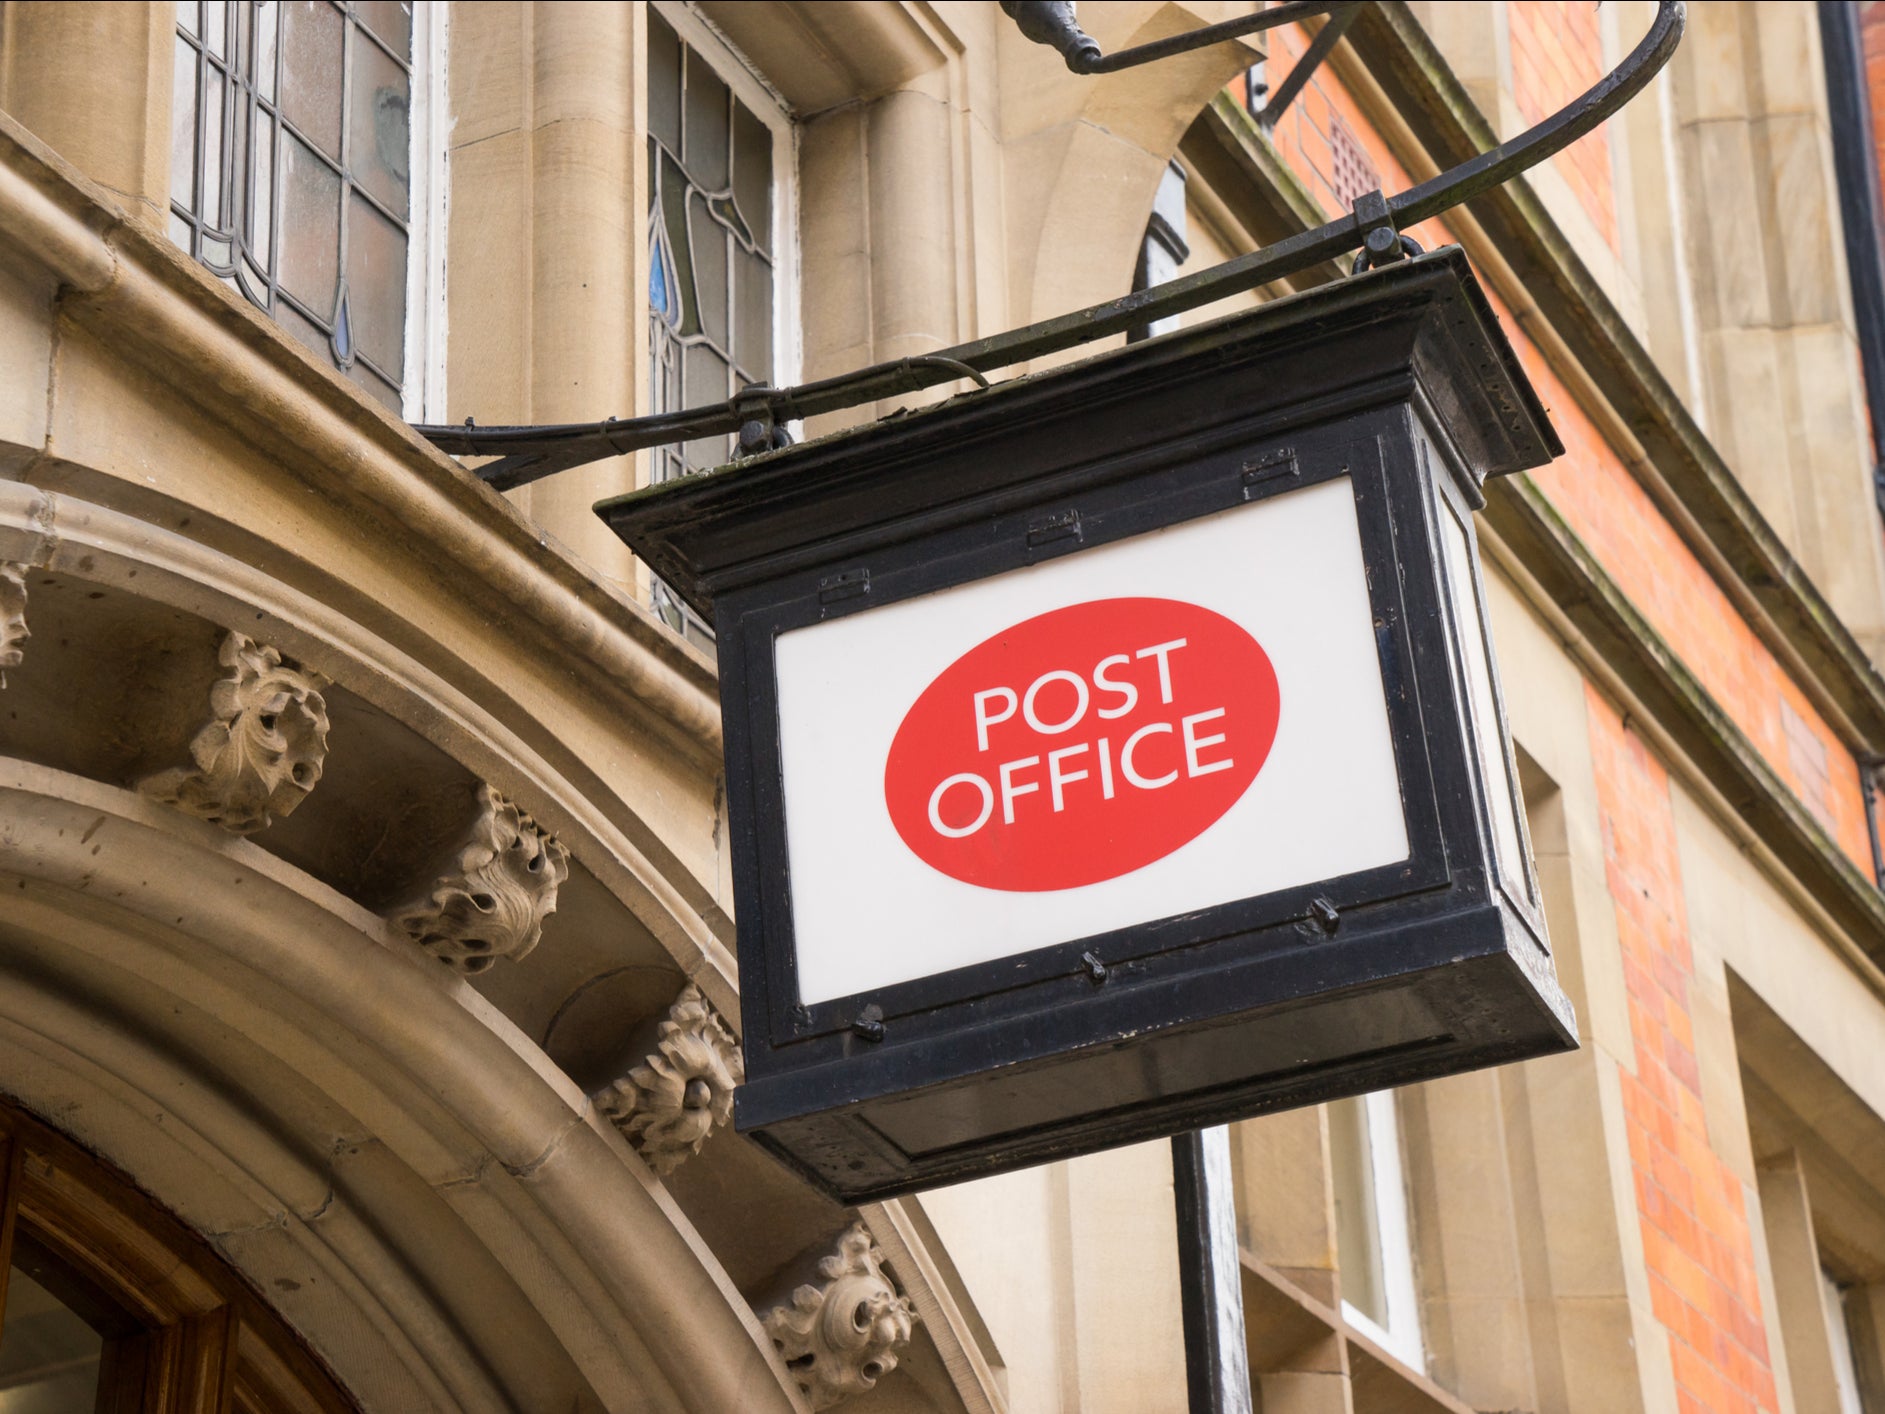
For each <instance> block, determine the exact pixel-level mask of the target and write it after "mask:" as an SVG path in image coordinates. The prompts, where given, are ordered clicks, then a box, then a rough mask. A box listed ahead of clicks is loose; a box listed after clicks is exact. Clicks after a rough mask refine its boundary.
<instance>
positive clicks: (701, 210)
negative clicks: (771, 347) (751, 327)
mask: <svg viewBox="0 0 1885 1414" xmlns="http://www.w3.org/2000/svg"><path fill="white" fill-rule="evenodd" d="M687 214H688V216H689V218H690V219H689V225H690V226H692V228H693V236H694V288H695V290H696V292H697V293H698V294H699V296H700V327H701V332H702V333H704V334H706V336H707V337H708V338H710V339H712V340H713V341H714V342H715V343H716V344H720V345H722V346H725V344H726V341H727V233H726V228H725V227H724V226H722V225H720V223H719V222H717V221H715V220H714V219H713V218H712V217H711V216H709V215H708V214H707V203H706V202H704V201H702V200H701V199H700V198H699V197H696V198H694V199H693V200H692V201H690V202H688V203H687Z"/></svg>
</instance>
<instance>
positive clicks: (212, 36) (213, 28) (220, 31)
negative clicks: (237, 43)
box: [203, 0, 229, 59]
mask: <svg viewBox="0 0 1885 1414" xmlns="http://www.w3.org/2000/svg"><path fill="white" fill-rule="evenodd" d="M203 18H204V25H203V31H204V42H205V43H207V44H208V45H209V52H210V53H212V54H214V55H215V56H216V57H217V58H219V59H220V58H222V57H223V52H224V50H225V48H226V47H227V46H226V44H225V40H226V38H227V29H228V22H229V6H228V5H227V4H225V3H224V0H209V4H207V5H205V6H204V7H203Z"/></svg>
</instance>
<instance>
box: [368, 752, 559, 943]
mask: <svg viewBox="0 0 1885 1414" xmlns="http://www.w3.org/2000/svg"><path fill="white" fill-rule="evenodd" d="M568 877H569V850H567V849H566V848H564V847H563V845H561V844H560V843H558V842H557V841H556V840H555V839H553V838H551V837H550V836H549V835H546V834H544V833H543V831H542V830H541V829H539V828H538V827H537V822H536V821H535V820H533V819H531V818H530V816H528V815H526V814H524V812H523V811H521V810H519V809H518V808H517V807H516V806H515V805H513V804H511V802H510V801H508V800H506V799H505V798H504V797H503V796H501V795H499V794H498V793H497V791H495V790H493V789H492V788H491V787H490V786H488V785H482V784H481V785H480V786H479V787H478V812H477V815H476V817H475V818H474V819H473V820H472V822H471V826H470V828H469V829H468V830H466V832H465V835H464V838H463V840H462V841H461V842H460V843H459V845H458V846H457V848H456V849H455V850H454V851H453V854H452V865H451V867H450V868H449V869H447V870H446V871H445V872H444V873H442V874H440V875H439V876H438V878H437V879H436V880H435V881H434V883H433V884H432V886H431V888H429V889H428V890H427V891H426V892H425V893H424V894H423V895H422V896H421V897H419V898H417V899H414V900H413V901H412V902H411V903H408V904H406V905H405V906H404V907H402V908H399V909H396V910H394V912H393V913H392V914H391V915H389V918H390V921H391V922H392V923H393V925H394V926H395V927H397V928H399V929H400V930H401V931H403V932H405V933H406V934H407V935H408V936H409V937H411V938H412V940H413V941H414V942H416V943H418V944H419V946H420V947H422V948H424V949H425V950H426V951H427V952H429V953H431V954H432V956H434V957H436V958H437V959H438V960H439V961H440V962H442V963H444V964H445V965H446V966H447V967H450V968H452V969H453V970H454V971H456V972H462V973H466V974H473V973H478V972H483V971H485V970H486V969H487V968H489V967H490V966H491V965H492V964H493V963H495V962H496V961H497V960H498V959H499V958H500V957H508V958H512V959H516V958H520V957H522V956H524V954H525V953H527V952H529V951H530V950H531V949H532V948H534V947H535V946H536V945H537V941H538V939H540V938H541V937H542V936H543V920H544V919H545V918H547V917H549V916H550V915H551V914H552V913H554V912H555V911H556V891H557V888H558V887H559V886H560V885H561V884H562V883H563V881H564V880H565V879H567V878H568Z"/></svg>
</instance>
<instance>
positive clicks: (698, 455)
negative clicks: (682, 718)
mask: <svg viewBox="0 0 1885 1414" xmlns="http://www.w3.org/2000/svg"><path fill="white" fill-rule="evenodd" d="M679 18H680V17H677V19H679ZM709 38H710V36H705V35H703V36H701V39H702V40H703V43H702V44H695V43H690V42H689V40H688V39H686V38H683V37H682V35H681V34H680V33H679V32H677V29H676V26H675V25H673V24H670V23H669V22H668V20H667V19H666V18H664V17H663V16H662V15H661V14H660V13H658V12H657V11H655V10H654V9H653V8H651V9H650V10H649V13H648V191H649V210H648V271H649V275H648V306H649V349H650V354H651V360H650V362H651V367H652V369H653V384H654V386H653V388H652V390H651V391H652V395H653V398H652V401H653V410H654V411H656V412H666V411H671V410H674V409H678V408H684V407H696V406H699V405H700V404H702V403H712V402H720V401H723V400H725V399H726V398H728V397H730V396H732V395H733V394H734V393H736V392H738V391H740V390H741V389H742V388H745V387H746V386H747V385H749V384H752V383H773V382H775V381H778V382H784V381H786V378H787V376H788V373H789V370H781V369H780V367H779V348H778V344H779V341H778V338H777V329H778V318H777V309H778V298H779V294H780V286H781V285H782V284H783V283H785V282H786V281H787V280H788V279H789V273H788V272H787V271H786V267H785V265H784V261H783V259H782V257H783V256H785V255H786V254H788V253H789V252H787V251H785V250H784V249H783V248H782V247H783V246H784V245H785V243H786V242H787V241H788V240H789V238H790V232H789V227H788V226H787V223H786V222H785V221H784V220H782V219H781V217H782V210H781V207H782V201H783V199H784V198H785V197H786V196H787V191H786V188H785V185H784V182H783V181H782V180H781V179H782V178H785V177H789V172H786V171H782V170H780V169H781V168H783V167H785V166H787V165H788V164H789V154H790V151H791V149H790V146H789V143H788V142H787V141H785V138H786V136H787V135H788V134H789V127H788V126H787V122H786V119H785V115H784V111H783V109H782V108H781V107H780V106H779V105H777V104H776V103H770V102H767V101H766V99H767V97H768V95H766V94H765V92H764V91H763V89H761V88H760V87H759V85H758V83H757V80H755V79H754V78H753V77H752V75H751V74H750V73H747V72H745V71H743V70H741V71H738V72H735V65H736V64H737V60H729V61H727V62H723V64H722V66H721V67H719V68H716V66H715V64H714V63H713V62H711V61H710V59H709V57H708V55H707V54H705V53H703V52H702V51H703V48H704V47H705V45H704V41H706V40H707V39H709ZM749 100H751V101H749ZM782 159H783V160H782ZM732 455H733V439H732V438H731V437H726V436H721V437H703V438H699V439H697V440H695V441H692V442H688V443H686V444H685V445H683V446H673V447H661V448H657V449H656V450H655V451H654V453H653V461H652V465H651V476H652V477H653V479H654V480H656V481H665V480H669V479H670V478H673V477H676V476H685V475H686V474H688V473H689V472H693V471H702V470H705V469H706V468H708V467H713V466H719V465H721V464H722V463H724V462H726V461H727V460H729V459H730V458H731V457H732ZM654 597H655V607H656V609H657V610H658V611H659V612H660V614H661V616H662V617H663V618H664V619H666V620H667V621H668V623H669V624H670V625H672V626H673V627H674V628H676V629H678V630H680V631H682V632H683V633H685V634H687V636H688V637H689V638H691V639H694V640H695V641H696V642H697V643H700V644H701V645H702V646H706V645H707V644H709V643H711V639H712V634H711V631H710V630H709V629H708V628H707V626H706V625H704V624H702V623H700V622H699V620H698V619H696V618H695V617H694V616H693V615H692V614H690V613H688V612H687V610H686V609H685V608H684V607H683V606H682V605H681V604H680V603H679V602H678V601H677V600H675V599H674V598H673V597H672V596H671V595H669V594H668V593H667V591H666V589H665V587H663V586H661V585H659V584H657V585H656V586H655V595H654Z"/></svg>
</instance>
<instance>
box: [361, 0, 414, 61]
mask: <svg viewBox="0 0 1885 1414" xmlns="http://www.w3.org/2000/svg"><path fill="white" fill-rule="evenodd" d="M353 9H354V13H355V14H356V15H358V16H359V17H360V22H361V23H362V24H364V25H365V26H366V27H367V28H368V29H370V30H372V31H373V33H374V35H375V36H377V37H378V39H379V41H380V43H382V44H384V45H385V46H386V47H387V48H388V49H390V50H392V51H393V53H395V54H402V55H403V54H409V53H411V52H412V6H410V5H402V4H399V3H398V0H363V3H360V4H356V5H355V6H354V7H353Z"/></svg>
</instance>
